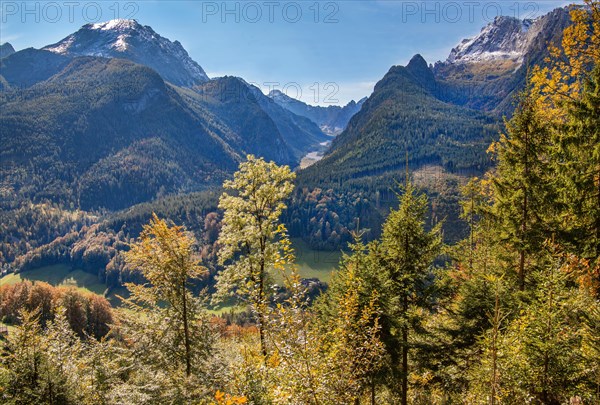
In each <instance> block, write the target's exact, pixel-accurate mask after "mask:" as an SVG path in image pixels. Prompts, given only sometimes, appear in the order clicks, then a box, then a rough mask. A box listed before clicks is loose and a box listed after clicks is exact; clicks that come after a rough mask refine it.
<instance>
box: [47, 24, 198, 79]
mask: <svg viewBox="0 0 600 405" xmlns="http://www.w3.org/2000/svg"><path fill="white" fill-rule="evenodd" d="M43 49H44V50H46V51H50V52H54V53H58V54H61V55H66V56H100V57H105V58H122V59H128V60H131V61H132V62H135V63H139V64H142V65H146V66H148V67H150V68H152V69H154V70H155V71H156V72H158V73H159V74H160V75H161V76H162V77H163V78H164V79H165V80H166V81H169V82H171V83H173V84H175V85H178V86H186V87H192V86H195V85H198V84H201V83H204V82H206V81H208V80H209V78H208V76H207V75H206V73H205V72H204V70H203V69H202V67H200V65H198V64H197V63H196V62H195V61H194V60H193V59H192V58H190V56H189V55H188V53H187V52H186V50H185V49H184V48H183V46H182V45H181V43H179V41H174V42H171V41H170V40H168V39H167V38H164V37H162V36H160V35H159V34H157V33H156V32H154V30H153V29H152V28H151V27H149V26H147V25H141V24H139V23H138V22H137V21H136V20H125V19H117V20H110V21H106V22H102V23H95V24H86V25H84V26H83V27H81V28H80V29H79V31H77V32H75V33H73V34H71V35H69V36H67V37H66V38H64V39H63V40H61V41H59V42H57V43H56V44H53V45H48V46H46V47H45V48H43Z"/></svg>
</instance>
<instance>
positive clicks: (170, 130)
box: [0, 9, 569, 268]
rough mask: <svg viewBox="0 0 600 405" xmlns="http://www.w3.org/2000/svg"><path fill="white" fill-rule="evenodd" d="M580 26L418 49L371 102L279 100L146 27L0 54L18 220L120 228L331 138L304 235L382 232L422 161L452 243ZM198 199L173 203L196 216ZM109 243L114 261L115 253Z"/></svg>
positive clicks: (130, 25) (532, 24)
mask: <svg viewBox="0 0 600 405" xmlns="http://www.w3.org/2000/svg"><path fill="white" fill-rule="evenodd" d="M568 21H569V17H568V11H567V10H566V9H557V10H555V11H554V12H552V13H550V14H548V15H546V16H542V17H540V18H539V19H536V20H534V21H520V20H516V19H512V18H507V17H501V18H497V19H496V20H494V21H493V22H491V23H490V24H489V25H488V26H486V27H484V28H483V30H482V31H481V33H480V34H479V35H478V36H476V37H474V38H472V39H468V40H464V41H462V42H461V43H460V44H459V45H458V46H457V47H456V48H455V49H453V50H452V51H451V52H450V55H449V57H448V59H447V60H446V61H445V62H438V63H436V64H435V65H433V66H432V65H428V63H427V62H426V61H425V60H424V59H423V58H422V57H421V56H420V55H415V56H414V57H413V58H412V59H411V61H410V62H409V63H408V64H407V66H405V67H403V66H393V67H391V68H390V69H389V71H388V72H387V74H386V75H385V76H384V77H383V78H382V79H381V80H380V81H379V82H378V83H377V85H376V86H375V89H374V91H373V93H372V94H371V95H370V96H369V97H368V98H364V99H362V100H360V101H359V102H358V103H355V102H350V103H349V104H348V105H346V106H344V107H341V106H329V107H319V106H310V105H307V104H305V103H302V102H301V101H299V100H294V99H292V98H290V97H288V96H287V95H285V94H284V93H281V92H277V91H273V92H271V94H269V95H264V94H263V93H262V91H261V90H260V89H258V88H257V87H254V86H252V85H250V84H248V83H247V82H246V81H244V80H243V79H242V78H238V77H233V76H225V77H219V78H214V79H209V78H208V77H207V76H206V74H205V73H204V70H203V69H202V68H201V67H200V65H198V64H197V63H196V62H194V61H193V60H191V59H190V58H189V55H187V53H186V52H185V50H184V49H183V48H182V46H181V44H179V43H178V42H177V41H175V42H171V41H169V40H167V39H165V38H163V37H161V36H160V35H158V34H156V33H155V32H154V31H153V30H152V29H151V28H150V27H147V26H142V25H140V24H139V23H137V22H135V21H132V20H114V21H111V22H107V23H100V24H88V25H86V26H84V27H82V28H81V29H80V30H79V31H77V32H75V33H74V34H72V35H70V36H68V37H67V38H65V39H63V40H62V41H59V42H58V43H56V44H53V45H49V46H47V47H44V48H43V49H39V50H38V49H33V48H29V49H24V50H21V51H19V52H14V53H11V52H9V51H7V54H6V56H5V57H3V58H1V59H0V88H1V90H2V92H1V98H0V127H1V128H2V129H3V130H2V132H1V133H0V142H1V143H2V145H3V148H2V151H1V152H0V153H1V155H0V158H1V159H2V165H1V166H0V175H1V176H2V179H3V183H2V192H1V199H0V202H1V203H2V207H1V208H2V210H3V211H4V212H3V214H4V215H6V216H7V217H10V216H15V217H17V216H18V217H19V218H22V217H23V215H24V214H23V213H22V212H24V211H27V207H28V206H29V204H34V206H36V207H37V206H38V205H37V204H46V203H51V204H58V205H59V206H62V207H68V209H71V210H78V209H82V210H85V211H91V212H92V213H97V212H103V213H104V214H103V215H104V216H103V220H109V221H110V218H111V217H112V216H113V214H114V212H115V211H118V210H134V211H135V210H136V207H137V206H138V205H139V204H142V205H143V204H147V203H151V204H155V205H153V206H160V205H161V204H162V202H163V201H166V200H168V201H172V199H173V198H174V199H177V198H178V197H177V196H180V195H188V194H189V193H194V192H202V191H204V190H214V189H215V188H217V187H218V186H219V185H220V184H222V182H223V180H224V179H226V178H228V177H229V176H230V175H231V173H233V172H234V171H235V169H236V167H237V166H238V164H239V162H241V161H243V160H244V158H245V155H246V154H248V153H250V154H255V155H257V156H261V157H264V158H266V159H267V160H273V161H275V162H277V163H278V164H287V165H290V166H292V167H297V166H298V164H299V162H300V160H301V159H302V157H303V156H305V155H306V154H307V153H309V152H313V151H318V150H321V149H322V148H323V146H322V144H324V143H325V142H328V141H332V144H331V147H330V148H329V149H328V150H327V151H326V153H325V156H324V158H323V159H322V160H320V161H319V162H317V163H315V164H314V165H313V166H311V167H308V168H307V169H304V170H299V171H298V177H297V180H296V185H297V189H296V193H295V195H294V197H293V200H292V201H291V202H290V204H289V209H288V211H287V212H286V213H285V220H286V223H287V225H288V229H289V230H290V233H291V235H292V236H295V237H302V238H304V239H305V240H306V241H307V242H309V243H310V245H311V247H313V248H318V249H334V250H339V249H340V248H341V247H345V246H346V242H348V241H350V240H351V231H352V230H355V229H356V228H357V227H360V228H364V229H365V230H366V235H367V237H369V238H372V237H376V236H377V232H378V229H380V225H381V222H382V221H383V219H384V218H385V217H386V215H387V212H388V210H389V208H390V207H392V206H394V205H395V204H396V203H397V198H396V194H395V191H396V190H397V189H398V183H399V182H402V181H403V179H404V178H405V170H406V165H407V163H408V167H409V170H410V171H411V173H412V176H413V178H414V179H415V181H416V183H417V185H418V186H420V187H421V188H423V189H424V190H425V191H426V192H427V193H428V195H429V197H430V202H431V204H430V214H429V217H428V221H429V222H428V225H433V224H435V223H436V222H438V221H440V220H443V219H445V237H446V239H447V240H448V241H456V240H458V239H459V238H461V237H462V236H463V233H464V231H465V229H466V226H465V224H464V223H463V222H462V221H461V220H460V219H459V212H460V207H459V204H458V200H459V189H460V186H461V185H462V184H464V182H465V181H466V179H467V177H468V176H471V175H481V174H483V173H484V172H485V171H487V170H489V169H490V168H492V167H493V162H491V161H490V159H489V157H488V156H487V154H486V150H487V148H488V146H489V144H490V142H491V141H492V140H494V139H496V138H497V136H498V134H499V132H500V130H501V126H502V120H501V115H502V114H510V113H511V111H512V110H511V108H512V105H513V97H514V95H515V94H516V92H518V91H519V89H521V88H522V87H523V85H524V82H525V74H526V72H527V68H528V66H529V65H530V62H531V63H532V61H537V62H539V61H542V60H543V59H544V57H545V55H546V54H547V43H548V41H555V40H556V39H558V38H560V36H561V32H562V30H563V29H564V27H565V26H566V25H567V24H568ZM11 48H12V47H11ZM3 49H4V48H3ZM6 49H8V47H7V46H6ZM340 131H341V133H340V134H339V135H337V137H335V138H332V136H331V135H332V134H336V133H338V132H340ZM182 201H183V200H182ZM183 204H184V203H183V202H181V201H179V202H177V203H172V204H171V203H169V206H170V207H176V208H173V209H174V210H176V211H177V212H176V213H173V217H177V218H182V221H183V222H184V223H186V224H187V222H186V221H187V220H186V219H185V218H186V215H185V214H183V213H184V212H186V211H185V210H187V209H188V208H186V207H184V206H183ZM211 206H214V204H212V203H211ZM161 212H165V213H168V210H167V209H163V210H162V211H161ZM17 213H18V214H17ZM146 214H148V213H147V212H146ZM205 214H206V212H203V213H202V215H205ZM94 215H95V214H94ZM94 215H92V217H95V216H94ZM199 215H200V214H199ZM194 218H196V216H195V217H194ZM358 218H360V223H358V221H357V219H358ZM144 219H145V220H147V216H146V217H144ZM138 222H141V220H139V221H138ZM124 224H125V223H124V222H121V223H120V226H125V225H124ZM187 225H188V226H192V225H191V224H187ZM196 225H197V224H195V225H193V226H194V227H196ZM57 229H63V228H61V227H59V228H57ZM57 232H58V231H57ZM107 232H108V231H107ZM110 232H112V233H114V234H117V233H119V232H121V229H120V228H119V229H117V228H114V229H113V228H111V229H110ZM24 234H26V233H24ZM29 234H32V235H33V234H35V232H29ZM92 234H93V232H92ZM134 234H135V232H134ZM7 238H8V237H6V238H5V240H4V241H3V248H2V252H4V253H3V254H4V256H5V257H10V261H11V262H13V261H14V260H15V259H16V258H18V257H19V255H22V254H24V253H25V252H27V251H28V248H27V246H30V247H33V246H36V247H38V246H39V247H40V249H42V250H43V248H44V247H43V246H40V245H41V243H38V242H39V241H34V240H33V237H32V240H31V243H29V242H27V244H22V245H23V246H16V245H15V244H14V243H13V241H11V240H10V239H9V238H8V239H7ZM48 238H49V237H46V236H45V237H44V238H42V239H40V240H44V241H46V240H47V239H48ZM78 238H79V236H78ZM85 238H86V240H88V239H89V238H91V237H90V236H86V237H85ZM77 240H79V239H77V238H75V239H72V240H71V239H70V242H69V243H76V241H77ZM90 240H93V238H91V239H90ZM61 243H62V242H61ZM115 243H116V242H115ZM119 243H120V242H119ZM45 246H51V244H46V245H45ZM52 246H53V245H52ZM61 246H62V245H61ZM53 249H54V248H50V251H54V250H53ZM61 249H62V248H61ZM65 249H66V248H65ZM65 249H63V250H61V252H63V251H66V250H65ZM110 249H112V250H110ZM110 249H109V250H110V251H111V252H113V253H111V254H110V255H108V257H109V259H107V260H104V259H103V261H101V262H102V263H104V266H105V265H106V264H107V263H108V262H109V261H110V260H112V259H111V258H114V257H116V256H114V251H115V249H116V248H113V247H111V248H110ZM29 250H31V249H29ZM117 250H118V249H117ZM43 257H46V256H43ZM50 257H52V259H51V260H59V261H60V260H65V259H64V257H63V256H60V257H61V258H60V259H56V255H50ZM28 260H29V259H28ZM36 263H39V261H37V262H36ZM100 267H101V266H100ZM94 268H95V267H94Z"/></svg>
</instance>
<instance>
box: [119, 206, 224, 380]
mask: <svg viewBox="0 0 600 405" xmlns="http://www.w3.org/2000/svg"><path fill="white" fill-rule="evenodd" d="M194 245H195V240H194V238H193V237H192V236H190V235H189V234H188V233H187V232H185V230H184V228H183V227H181V226H169V225H168V224H167V222H166V221H164V220H161V219H159V218H158V217H157V216H156V214H154V215H153V217H152V220H151V221H150V223H149V224H148V225H145V226H144V228H143V231H142V233H141V234H140V237H139V240H138V241H137V242H135V243H134V244H132V245H131V249H130V250H129V251H128V252H126V254H125V259H126V262H127V264H128V266H130V267H131V268H133V269H138V270H140V271H141V272H142V274H143V275H144V277H145V278H146V280H147V281H148V283H147V284H143V285H136V284H127V285H126V286H127V288H128V289H129V291H130V293H131V296H130V298H129V299H127V300H126V304H127V307H128V309H129V311H124V312H123V313H122V314H121V315H122V319H123V320H124V322H123V324H124V325H122V326H121V329H122V332H121V333H123V334H124V335H125V336H127V339H129V341H130V342H132V343H133V344H132V347H133V350H134V351H136V350H139V351H140V352H139V353H137V354H136V356H134V357H138V358H146V359H147V360H148V361H149V362H150V363H152V364H154V365H155V366H156V367H157V368H158V369H161V370H162V371H165V372H168V371H170V370H171V371H173V373H172V374H173V375H178V374H179V372H183V373H185V377H188V378H189V377H190V375H192V373H194V374H196V375H198V374H201V372H202V369H201V366H202V362H203V361H204V360H205V359H206V358H207V357H208V355H209V354H210V348H211V346H212V339H213V338H212V337H211V332H210V327H209V325H208V319H207V317H206V315H205V314H204V312H203V311H202V308H201V303H200V300H199V298H197V297H195V296H194V295H193V294H192V291H191V287H192V282H193V280H194V279H197V278H198V277H200V276H202V275H203V274H204V273H205V272H206V270H205V269H204V268H203V267H201V266H200V264H199V262H198V257H197V256H196V254H195V248H194Z"/></svg>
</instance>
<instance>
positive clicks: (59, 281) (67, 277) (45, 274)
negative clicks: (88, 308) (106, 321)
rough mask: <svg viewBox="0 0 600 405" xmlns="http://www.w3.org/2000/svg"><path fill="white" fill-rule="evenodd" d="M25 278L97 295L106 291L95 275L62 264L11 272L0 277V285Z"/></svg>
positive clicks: (13, 282) (17, 281)
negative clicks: (15, 272)
mask: <svg viewBox="0 0 600 405" xmlns="http://www.w3.org/2000/svg"><path fill="white" fill-rule="evenodd" d="M25 280H29V281H31V282H36V281H43V282H46V283H48V284H51V285H53V286H65V287H73V288H76V289H78V290H80V291H82V292H90V293H94V294H98V295H104V294H105V293H106V285H105V284H103V283H101V282H99V281H98V278H97V277H96V276H95V275H93V274H90V273H86V272H85V271H83V270H80V269H75V270H72V269H71V267H70V266H67V265H64V264H57V265H54V266H45V267H40V268H37V269H34V270H28V271H24V272H21V273H17V274H14V273H11V274H8V275H7V276H4V277H2V278H0V285H6V284H9V285H10V284H15V283H20V282H21V281H25Z"/></svg>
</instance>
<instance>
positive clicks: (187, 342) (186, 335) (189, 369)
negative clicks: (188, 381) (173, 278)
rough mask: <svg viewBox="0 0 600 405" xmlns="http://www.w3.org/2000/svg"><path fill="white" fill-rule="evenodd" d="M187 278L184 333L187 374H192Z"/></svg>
mask: <svg viewBox="0 0 600 405" xmlns="http://www.w3.org/2000/svg"><path fill="white" fill-rule="evenodd" d="M185 281H186V280H185V279H184V280H183V283H182V294H183V335H184V341H185V375H186V376H188V377H189V376H190V374H191V373H192V359H191V357H192V356H191V349H190V331H189V326H188V312H187V295H186V293H185V290H186V285H185Z"/></svg>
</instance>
